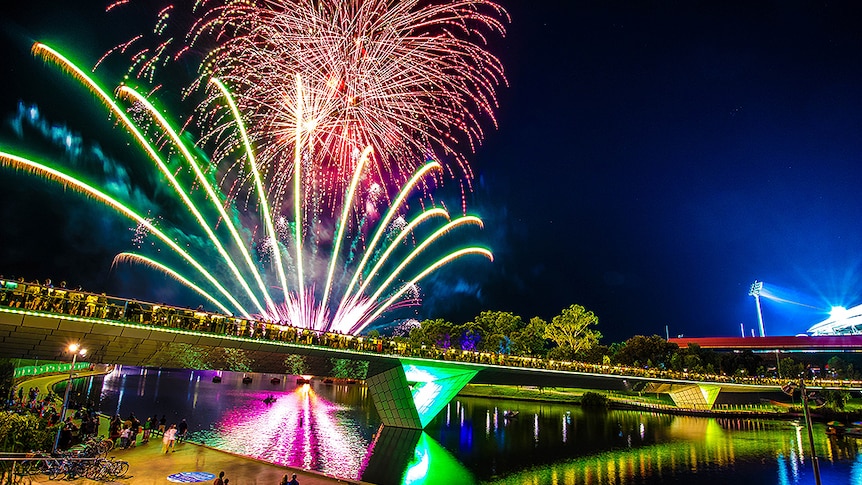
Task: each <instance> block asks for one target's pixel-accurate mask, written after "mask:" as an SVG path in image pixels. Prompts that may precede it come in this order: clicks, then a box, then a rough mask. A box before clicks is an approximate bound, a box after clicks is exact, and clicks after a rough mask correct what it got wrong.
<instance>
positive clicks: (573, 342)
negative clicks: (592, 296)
mask: <svg viewBox="0 0 862 485" xmlns="http://www.w3.org/2000/svg"><path fill="white" fill-rule="evenodd" d="M598 323H599V317H597V316H596V315H595V314H594V313H593V312H591V311H587V309H586V308H584V307H582V306H581V305H572V306H570V307H569V308H566V309H564V310H563V311H562V313H560V314H559V315H557V316H556V317H554V318H553V319H552V320H551V323H549V324H547V325H546V326H545V338H548V339H551V340H553V341H554V342H555V343H556V344H557V345H558V346H560V347H565V348H566V349H570V350H571V351H572V352H575V353H576V352H579V351H581V350H586V349H589V348H591V347H592V346H594V345H596V344H598V343H599V339H601V338H602V334H601V333H600V332H599V331H598V330H593V329H591V328H590V326H594V325H598Z"/></svg>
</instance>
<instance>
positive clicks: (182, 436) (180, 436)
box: [177, 418, 189, 441]
mask: <svg viewBox="0 0 862 485" xmlns="http://www.w3.org/2000/svg"><path fill="white" fill-rule="evenodd" d="M188 430H189V425H188V423H186V420H185V418H183V420H182V421H180V426H179V428H177V441H185V440H186V433H187V432H188Z"/></svg>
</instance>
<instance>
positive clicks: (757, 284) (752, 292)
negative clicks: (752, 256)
mask: <svg viewBox="0 0 862 485" xmlns="http://www.w3.org/2000/svg"><path fill="white" fill-rule="evenodd" d="M761 291H763V282H762V281H757V280H754V283H752V284H751V288H750V289H749V290H748V296H753V297H754V304H755V305H757V325H758V326H759V327H760V328H759V330H760V336H761V337H766V332H765V331H764V330H763V311H762V310H761V308H760V292H761Z"/></svg>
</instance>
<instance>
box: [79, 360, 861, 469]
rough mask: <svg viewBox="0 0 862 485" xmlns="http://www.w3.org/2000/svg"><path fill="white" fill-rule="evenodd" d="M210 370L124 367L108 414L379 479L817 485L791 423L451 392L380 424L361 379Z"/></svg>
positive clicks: (841, 446)
mask: <svg viewBox="0 0 862 485" xmlns="http://www.w3.org/2000/svg"><path fill="white" fill-rule="evenodd" d="M215 375H216V373H215V372H212V371H205V372H201V371H165V370H162V371H159V370H156V369H137V368H124V369H122V370H121V371H120V372H117V373H115V374H112V375H110V376H107V377H106V378H105V379H104V386H103V392H102V397H103V402H102V410H103V411H105V412H119V413H120V414H121V415H123V416H127V415H128V413H129V412H131V411H134V412H135V413H136V414H138V415H139V416H148V415H149V416H151V415H153V414H158V415H160V416H161V414H167V415H168V420H169V421H179V419H181V418H187V419H188V421H189V424H190V426H191V437H192V438H193V439H197V440H201V441H205V442H206V443H207V444H209V445H212V446H215V447H218V448H221V449H224V450H227V451H231V452H234V453H238V454H243V455H247V456H253V457H256V458H260V459H263V460H267V461H270V462H273V463H279V464H286V465H292V466H299V467H303V468H310V469H315V470H319V471H323V472H325V473H331V474H334V475H338V476H341V477H344V478H351V479H355V478H359V479H362V480H365V481H368V482H372V483H379V484H399V483H405V484H406V483H409V484H421V483H430V482H447V483H459V484H470V483H498V484H513V485H514V484H572V485H579V484H584V485H594V484H602V485H627V484H639V485H648V484H660V483H666V482H679V483H689V482H692V481H697V483H698V485H727V482H728V480H734V479H736V480H738V481H740V482H742V483H778V484H786V485H797V484H803V483H813V477H812V472H811V459H810V454H809V450H808V448H807V445H806V443H807V441H803V440H807V434H806V433H805V430H804V429H803V428H802V427H801V426H799V424H798V423H793V422H783V421H764V420H759V421H758V420H747V419H706V418H695V417H684V416H670V415H662V414H653V413H646V412H635V411H610V412H584V410H582V409H581V408H579V407H577V406H572V405H565V404H549V403H529V402H518V401H503V400H491V399H479V398H456V399H455V400H453V401H452V402H450V403H449V404H448V405H447V406H446V407H445V408H444V410H443V411H442V412H441V413H440V414H439V415H438V416H437V417H436V418H435V419H434V420H433V421H432V422H431V423H430V424H429V426H428V427H427V428H426V431H425V432H420V431H414V430H399V429H397V428H383V427H381V426H380V420H379V418H378V417H377V414H376V412H375V411H374V409H373V405H372V404H371V402H370V399H368V395H367V390H366V389H365V388H364V387H362V386H359V385H336V384H325V383H322V382H319V381H313V383H312V384H311V385H308V384H301V385H297V383H296V379H295V377H289V376H277V377H279V383H278V384H274V383H271V382H270V379H271V377H275V376H269V375H260V374H255V375H253V381H252V383H250V384H243V383H242V382H241V380H242V374H232V373H228V372H225V373H223V374H222V378H223V380H222V382H220V383H214V382H212V377H213V376H215ZM92 387H93V388H95V389H98V388H99V386H98V385H92ZM269 396H272V397H273V398H275V400H274V401H273V402H272V403H271V404H267V403H265V402H264V400H265V399H266V398H267V397H269ZM816 428H817V429H816V430H815V439H816V446H817V449H818V454H819V456H820V465H821V471H822V473H823V482H824V483H828V484H831V485H834V484H839V485H840V484H851V483H852V484H858V483H862V460H860V450H859V446H858V443H857V441H856V440H855V439H853V438H836V437H828V436H827V435H826V433H825V430H824V429H823V428H822V427H820V426H819V425H818V426H817V427H816Z"/></svg>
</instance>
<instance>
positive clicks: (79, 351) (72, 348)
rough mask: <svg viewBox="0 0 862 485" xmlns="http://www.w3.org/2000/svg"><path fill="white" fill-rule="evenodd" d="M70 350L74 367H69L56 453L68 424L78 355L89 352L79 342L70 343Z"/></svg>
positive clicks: (55, 444) (55, 440)
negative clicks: (68, 412) (64, 427)
mask: <svg viewBox="0 0 862 485" xmlns="http://www.w3.org/2000/svg"><path fill="white" fill-rule="evenodd" d="M67 350H68V351H69V352H71V353H72V367H71V368H69V379H68V381H67V382H66V392H65V393H63V407H62V408H60V426H58V427H57V436H56V437H55V438H54V450H53V452H54V453H57V447H58V446H59V445H60V433H61V432H62V431H63V426H65V425H66V409H68V406H69V389H70V388H71V387H72V377H73V375H74V373H75V362H76V361H77V360H78V356H79V355H80V356H81V357H83V356H84V355H86V354H87V349H82V348H81V346H80V345H78V344H71V345H69V347H68V349H67Z"/></svg>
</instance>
